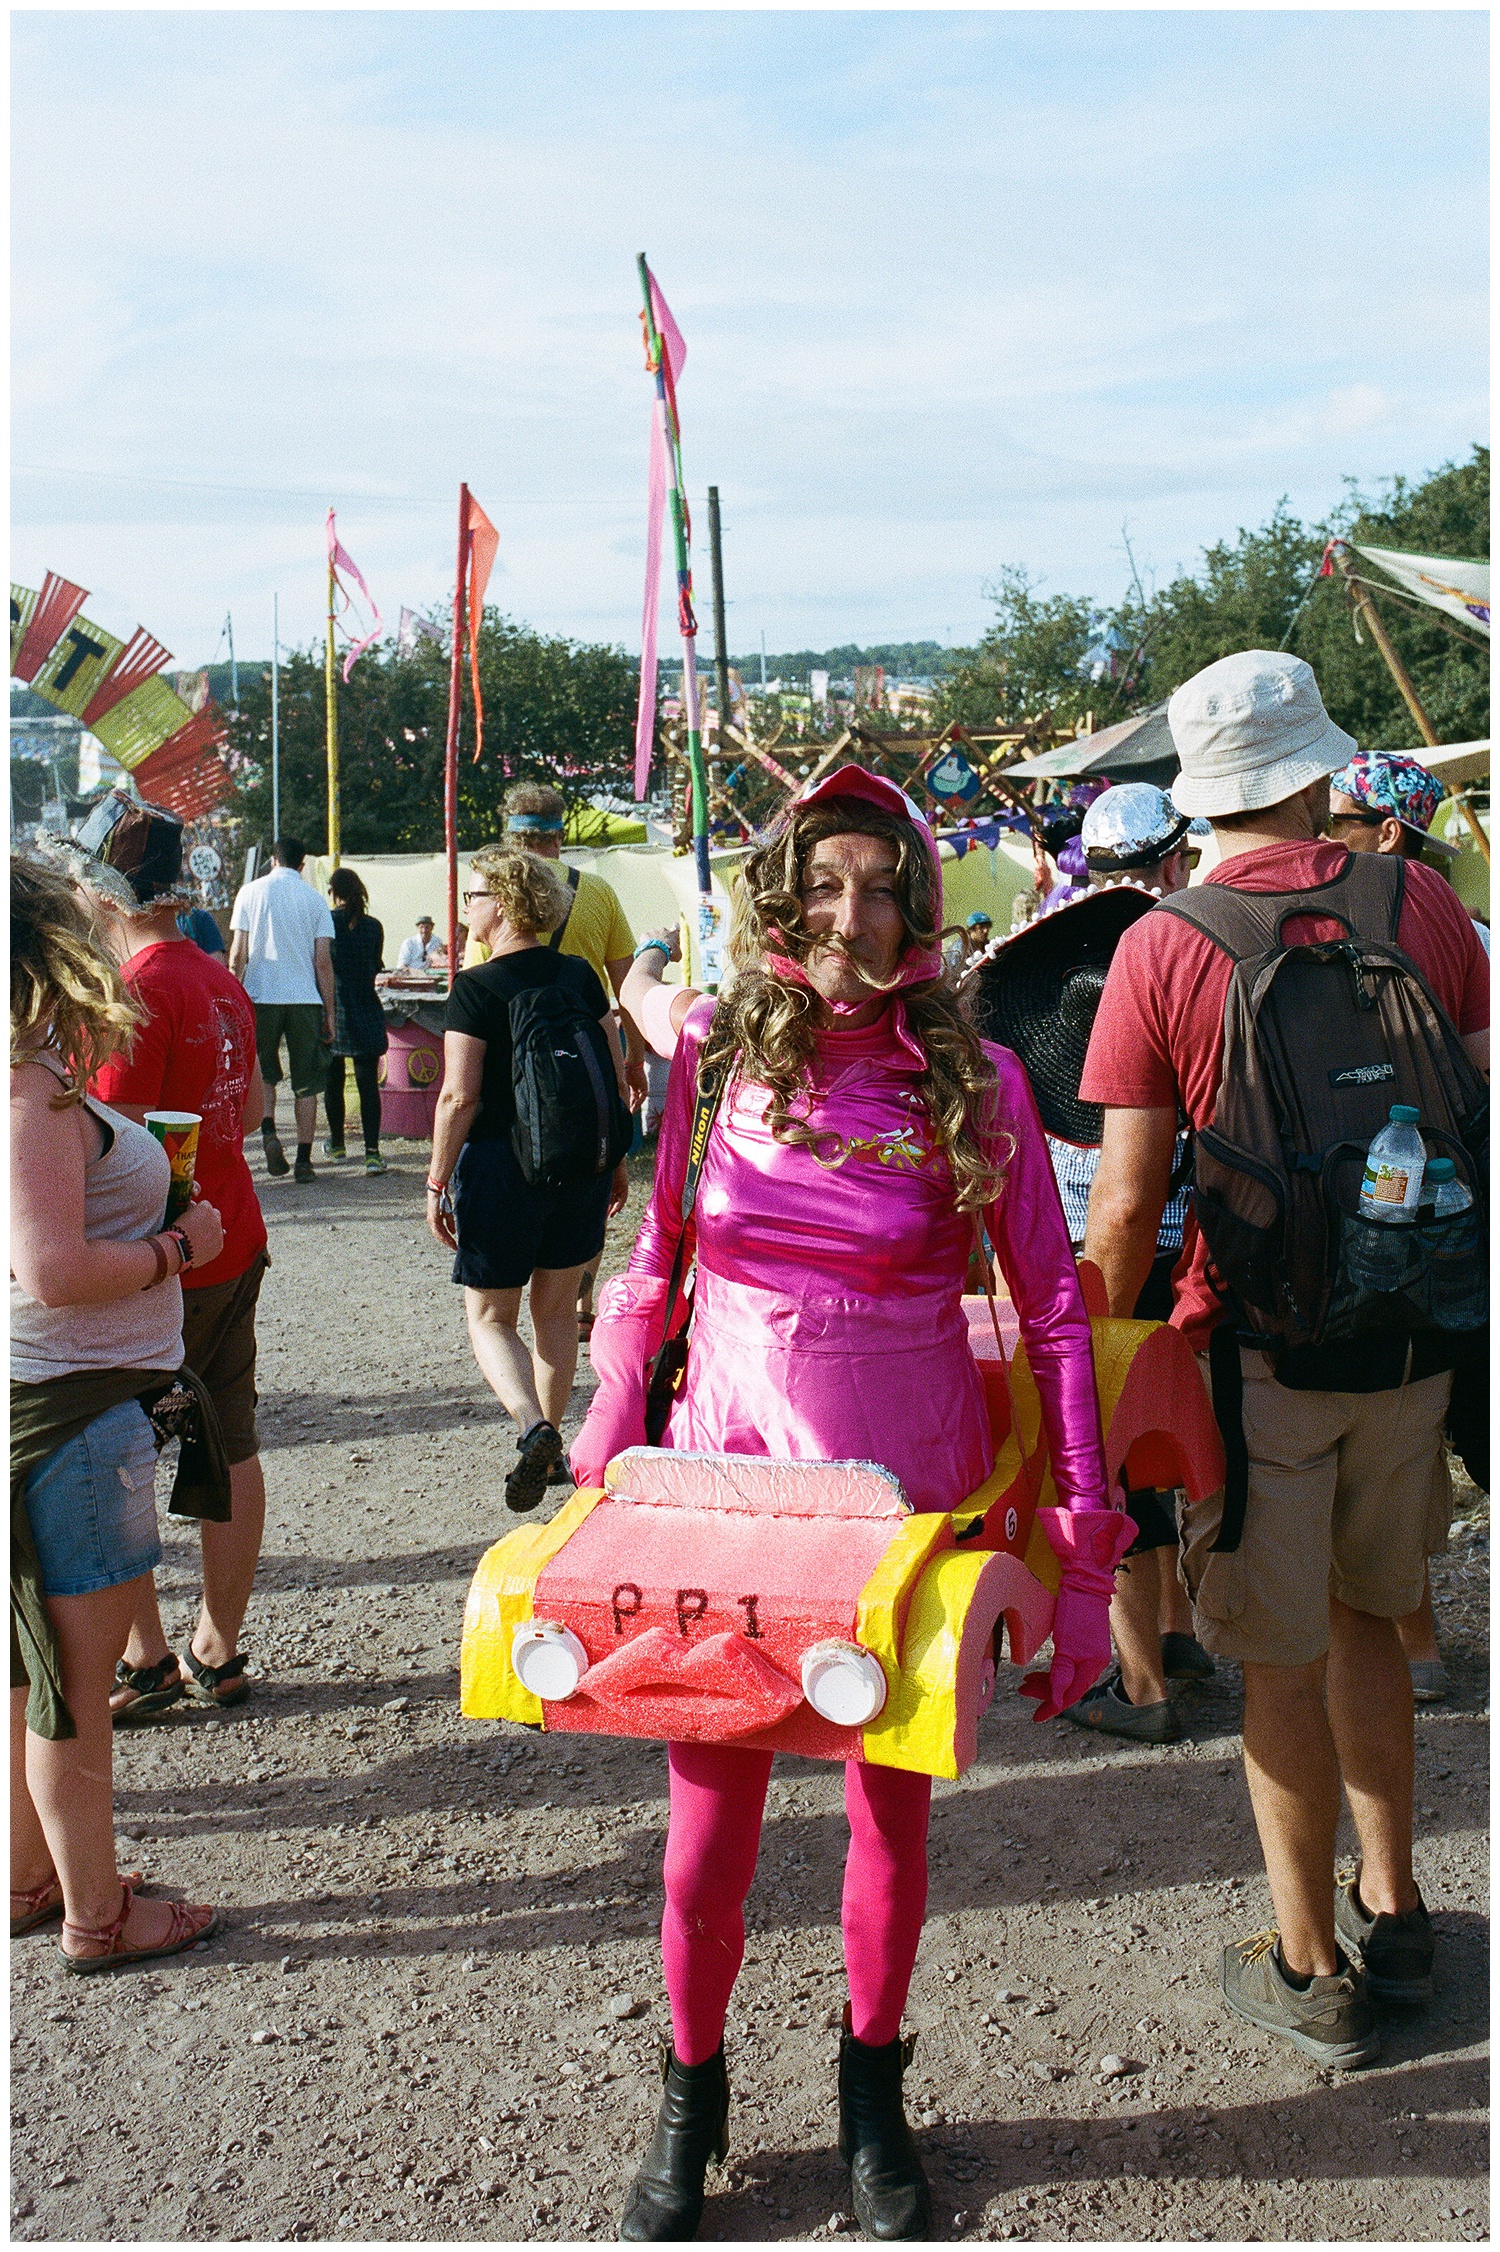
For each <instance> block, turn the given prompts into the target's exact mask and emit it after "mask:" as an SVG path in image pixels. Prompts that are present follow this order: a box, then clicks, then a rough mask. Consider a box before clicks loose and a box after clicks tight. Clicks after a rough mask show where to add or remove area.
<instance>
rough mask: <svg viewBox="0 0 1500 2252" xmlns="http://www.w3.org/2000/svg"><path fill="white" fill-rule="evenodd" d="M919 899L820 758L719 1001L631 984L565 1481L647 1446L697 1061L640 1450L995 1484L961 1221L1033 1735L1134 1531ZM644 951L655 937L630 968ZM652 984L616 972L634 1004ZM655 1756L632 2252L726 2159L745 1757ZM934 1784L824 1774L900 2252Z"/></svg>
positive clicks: (1030, 1154) (595, 1473)
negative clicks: (668, 1348)
mask: <svg viewBox="0 0 1500 2252" xmlns="http://www.w3.org/2000/svg"><path fill="white" fill-rule="evenodd" d="M940 902H941V879H940V876H939V872H938V863H937V854H936V848H935V846H934V844H933V840H932V836H931V832H930V830H929V829H928V827H927V824H926V822H925V821H924V820H923V819H922V817H921V815H920V814H919V813H918V811H917V809H916V807H915V806H914V805H913V804H912V803H911V800H910V799H909V798H907V797H906V796H905V795H904V793H903V792H901V791H900V790H898V789H897V788H896V787H895V785H894V784H892V783H889V782H885V781H883V780H881V779H880V778H878V777H875V776H871V775H868V774H865V773H863V772H862V771H861V770H860V769H858V768H856V767H846V768H844V769H842V770H841V771H840V772H839V773H837V774H835V775H833V776H831V777H830V778H829V780H828V781H826V782H824V783H822V784H821V785H820V786H819V787H818V788H817V789H815V790H814V791H813V792H812V793H810V795H809V796H808V797H806V798H804V799H803V800H802V801H800V803H799V804H798V806H797V807H796V808H795V810H794V812H793V814H792V815H791V817H790V819H789V820H788V821H787V822H786V823H785V824H783V826H782V828H781V830H780V831H778V833H777V834H776V835H775V836H774V837H773V838H772V839H771V841H770V843H769V844H768V845H767V846H766V847H765V848H764V849H763V850H762V851H760V852H759V853H757V854H756V855H754V856H753V857H752V858H751V860H750V861H749V862H748V863H747V866H746V869H745V873H744V881H743V885H742V888H741V893H740V897H739V899H738V901H737V909H736V920H735V930H734V936H733V939H732V941H731V954H732V958H733V959H734V961H735V963H736V967H737V969H738V971H739V976H738V978H737V980H736V983H735V986H734V988H733V991H732V993H731V994H730V995H729V996H728V997H727V998H726V999H724V1000H721V1001H720V1002H718V1003H715V1002H713V1001H711V1000H709V999H707V998H706V997H704V996H702V995H694V994H691V993H688V994H683V993H682V992H680V991H679V992H678V993H676V994H673V995H672V996H671V997H670V999H669V997H668V996H667V994H666V992H665V991H664V989H661V988H659V987H658V988H657V989H656V991H655V993H654V994H652V995H649V997H647V1005H646V1006H645V1007H644V1008H642V1009H641V1011H640V1016H641V1021H642V1029H643V1030H644V1031H645V1032H646V1035H647V1038H648V1039H649V1040H651V1041H652V1043H653V1045H655V1046H656V1047H657V1048H658V1051H659V1052H660V1050H661V1049H663V1048H671V1049H675V1053H674V1054H673V1061H672V1074H671V1081H670V1084H669V1088H668V1093H667V1103H666V1110H665V1114H664V1116H663V1120H662V1127H661V1135H660V1142H659V1147H658V1155H657V1169H656V1181H655V1188H654V1192H653V1196H652V1200H651V1205H650V1208H649V1210H648V1213H647V1216H646V1219H645V1221H644V1223H643V1225H642V1227H641V1231H640V1234H639V1236H638V1238H637V1241H636V1245H635V1248H634V1251H633V1253H632V1255H631V1260H630V1265H629V1269H628V1271H627V1273H626V1274H625V1275H623V1276H620V1277H617V1278H615V1280H613V1281H611V1282H610V1283H608V1284H606V1286H605V1288H604V1290H603V1291H602V1293H601V1295H600V1299H599V1306H598V1315H597V1320H596V1324H595V1329H594V1335H593V1343H592V1359H593V1362H594V1366H595V1369H596V1372H597V1374H598V1376H599V1380H600V1381H599V1389H598V1391H597V1393H596V1395H595V1398H594V1402H593V1404H592V1406H591V1408H590V1412H589V1415H588V1418H587V1420H586V1422H585V1425H584V1428H583V1430H582V1432H581V1433H580V1435H579V1438H578V1440H577V1441H576V1443H575V1445H574V1448H573V1453H572V1463H573V1469H574V1473H575V1475H576V1476H577V1478H578V1480H579V1482H580V1484H585V1485H587V1484H597V1483H598V1482H599V1481H600V1479H601V1478H602V1475H603V1470H604V1466H605V1464H606V1463H607V1462H608V1461H609V1460H610V1459H611V1457H612V1456H613V1455H615V1454H617V1453H618V1452H619V1451H620V1450H621V1449H622V1448H624V1447H626V1446H630V1445H639V1444H641V1443H643V1441H644V1438H645V1387H646V1369H647V1364H648V1361H649V1359H650V1356H651V1355H652V1354H653V1353H654V1352H655V1350H656V1347H657V1346H658V1344H659V1343H660V1342H661V1339H662V1336H663V1335H664V1333H665V1328H666V1323H667V1316H668V1311H669V1309H668V1308H667V1305H666V1297H667V1291H668V1288H669V1279H670V1275H671V1271H672V1266H673V1260H674V1257H675V1255H676V1252H677V1249H678V1245H679V1241H680V1238H681V1234H682V1229H683V1220H682V1212H681V1200H682V1185H683V1179H684V1174H685V1171H686V1164H687V1146H688V1139H689V1134H690V1129H691V1123H692V1115H693V1109H694V1103H695V1096H696V1091H697V1085H698V1077H699V1071H700V1067H704V1066H706V1068H707V1069H709V1070H711V1071H716V1070H719V1069H721V1068H722V1069H725V1070H726V1072H727V1076H728V1084H727V1086H726V1089H725V1093H724V1095H723V1098H722V1100H721V1103H720V1106H719V1110H718V1114H717V1116H716V1119H715V1122H714V1126H713V1129H712V1132H711V1135H710V1138H709V1144H708V1150H707V1155H706V1159H705V1163H704V1167H703V1172H702V1177H701V1180H700V1183H699V1189H698V1195H697V1201H696V1206H695V1209H694V1212H693V1215H692V1217H691V1219H690V1220H689V1221H688V1223H687V1225H688V1228H689V1230H690V1231H691V1234H690V1243H689V1249H690V1251H691V1252H692V1253H693V1254H694V1255H695V1257H696V1262H697V1264H696V1281H695V1287H694V1301H693V1325H692V1333H691V1340H690V1345H689V1353H688V1364H687V1372H686V1377H685V1381H684V1384H683V1388H682V1390H681V1392H680V1394H679V1396H678V1398H677V1400H676V1402H675V1404H674V1406H673V1409H672V1413H671V1416H670V1419H669V1422H668V1426H667V1431H666V1437H665V1443H666V1444H667V1445H669V1446H673V1447H677V1448H681V1449H684V1450H690V1451H693V1452H699V1453H715V1454H718V1453H729V1454H746V1455H770V1456H776V1457H781V1458H791V1459H794V1460H796V1459H800V1460H818V1461H828V1460H859V1461H867V1462H876V1463H879V1464H881V1465H883V1466H884V1467H885V1468H887V1469H889V1470H891V1471H893V1472H894V1473H895V1475H896V1476H897V1477H898V1478H899V1479H900V1480H901V1482H902V1484H903V1486H904V1487H905V1489H906V1492H907V1495H908V1497H909V1498H910V1500H911V1502H912V1505H913V1507H914V1508H916V1509H930V1510H939V1509H944V1510H945V1509H952V1508H955V1507H957V1506H958V1505H959V1504H960V1503H961V1502H962V1500H963V1499H964V1497H965V1496H966V1495H967V1494H970V1493H972V1492H973V1491H974V1490H975V1489H976V1488H977V1487H978V1486H979V1485H981V1484H982V1483H983V1481H984V1479H985V1478H986V1477H987V1476H988V1475H989V1472H990V1470H991V1469H992V1467H993V1453H994V1450H993V1442H992V1440H991V1436H990V1429H989V1419H988V1414H987V1411H986V1406H985V1400H984V1393H983V1388H982V1385H981V1382H980V1377H979V1373H978V1370H977V1368H976V1366H975V1363H974V1360H973V1357H972V1354H971V1353H970V1350H969V1345H968V1337H967V1327H966V1323H965V1319H964V1315H963V1311H962V1306H961V1299H962V1294H963V1288H964V1280H965V1274H966V1270H967V1265H968V1259H969V1254H970V1252H971V1251H972V1249H973V1247H974V1241H975V1226H976V1216H982V1218H983V1221H984V1224H985V1226H986V1227H987V1229H988V1232H989V1236H990V1241H991V1242H992V1244H993V1245H994V1248H995V1252H996V1256H997V1258H998V1260H999V1263H1000V1267H1001V1271H1002V1273H1003V1274H1004V1277H1005V1280H1006V1284H1007V1287H1008V1289H1009V1291H1010V1294H1011V1297H1012V1300H1013V1302H1014V1304H1015V1307H1016V1310H1017V1314H1018V1317H1019V1321H1020V1328H1021V1335H1022V1337H1023V1338H1024V1340H1025V1343H1026V1348H1027V1354H1028V1358H1029V1360H1030V1364H1031V1368H1032V1370H1033V1372H1034V1375H1035V1378H1036V1383H1037V1388H1038V1391H1039V1393H1040V1396H1041V1403H1042V1414H1043V1419H1044V1423H1045V1427H1046V1432H1047V1439H1048V1445H1049V1450H1050V1457H1051V1463H1052V1469H1053V1476H1054V1480H1055V1483H1056V1487H1057V1492H1058V1497H1059V1501H1060V1503H1061V1505H1062V1506H1061V1507H1060V1508H1058V1509H1056V1510H1050V1511H1044V1512H1042V1513H1041V1515H1042V1518H1043V1520H1044V1522H1045V1523H1046V1529H1047V1532H1048V1535H1049V1538H1051V1539H1052V1541H1053V1545H1054V1547H1055V1548H1056V1549H1057V1551H1058V1553H1059V1555H1060V1556H1061V1558H1062V1567H1063V1578H1062V1587H1061V1590H1060V1593H1059V1597H1058V1608H1057V1618H1056V1624H1055V1629H1054V1658H1053V1664H1052V1669H1051V1673H1050V1676H1048V1675H1037V1676H1033V1677H1031V1678H1030V1679H1028V1681H1027V1682H1026V1683H1025V1684H1023V1687H1024V1689H1025V1690H1026V1692H1027V1693H1028V1694H1030V1695H1033V1696H1035V1697H1036V1698H1037V1701H1038V1710H1037V1717H1038V1718H1039V1719H1041V1718H1046V1717H1049V1716H1050V1715H1051V1714H1053V1713H1055V1712H1057V1711H1059V1710H1061V1709H1062V1707H1063V1706H1065V1705H1067V1704H1070V1703H1072V1702H1073V1701H1074V1700H1075V1699H1076V1698H1077V1697H1079V1696H1081V1695H1082V1694H1083V1692H1084V1691H1085V1690H1086V1689H1088V1688H1090V1687H1091V1686H1092V1685H1093V1683H1094V1681H1095V1680H1097V1678H1098V1677H1099V1675H1100V1674H1101V1673H1102V1672H1103V1670H1104V1668H1105V1666H1106V1664H1107V1663H1108V1660H1109V1629H1108V1610H1109V1598H1110V1593H1111V1590H1112V1587H1113V1566H1114V1563H1115V1561H1116V1559H1117V1557H1118V1554H1119V1553H1120V1552H1121V1551H1122V1550H1123V1548H1124V1547H1126V1546H1128V1545H1129V1541H1130V1538H1131V1535H1132V1530H1133V1528H1131V1527H1130V1525H1129V1521H1128V1519H1126V1518H1125V1517H1123V1515H1122V1514H1121V1513H1120V1512H1119V1511H1116V1510H1113V1509H1111V1508H1110V1506H1109V1494H1108V1485H1107V1480H1106V1474H1105V1467H1104V1450H1103V1443H1102V1438H1101V1433H1100V1422H1099V1407H1098V1399H1097V1395H1096V1392H1095V1386H1094V1373H1093V1357H1092V1349H1091V1339H1090V1329H1089V1321H1088V1316H1087V1313H1086V1311H1085V1308H1084V1305H1083V1299H1082V1295H1081V1292H1080V1288H1079V1283H1078V1273H1077V1268H1076V1265H1075V1263H1074V1259H1073V1253H1072V1249H1071V1246H1070V1244H1069V1241H1068V1233H1067V1228H1066V1226H1065V1224H1064V1221H1063V1217H1062V1211H1061V1207H1060V1205H1059V1202H1058V1197H1057V1189H1056V1184H1055V1181H1054V1177H1053V1172H1052V1166H1051V1161H1050V1159H1049V1156H1048V1152H1047V1145H1046V1140H1045V1138H1044V1135H1043V1132H1042V1127H1041V1122H1040V1120H1039V1118H1038V1116H1037V1112H1036V1106H1035V1103H1034V1102H1033V1099H1032V1095H1031V1090H1030V1087H1029V1085H1028V1083H1027V1080H1026V1075H1025V1073H1024V1071H1023V1069H1022V1067H1021V1065H1020V1063H1019V1062H1018V1060H1017V1059H1016V1057H1015V1056H1014V1055H1012V1054H1011V1053H1010V1051H1009V1050H1008V1049H1003V1048H996V1047H992V1046H990V1045H988V1044H986V1043H982V1042H981V1041H980V1040H979V1039H978V1038H977V1036H976V1035H975V1034H974V1032H973V1031H972V1029H971V1028H970V1027H969V1025H968V1022H967V1018H966V1016H965V1013H964V1009H963V1005H962V1004H961V1002H960V1001H959V1000H958V999H957V997H956V996H955V995H954V993H953V991H952V989H951V986H950V985H949V984H948V982H947V981H946V978H945V974H944V970H943V964H942V958H941V955H940V952H939V950H938V944H937V930H938V926H939V923H940ZM667 951H668V949H667V945H666V943H665V942H664V941H663V942H661V958H660V962H659V963H657V964H656V965H655V966H656V967H657V969H658V974H659V969H660V967H661V966H664V963H665V958H666V954H667ZM648 980H649V971H647V970H645V969H644V967H643V965H639V964H638V966H637V975H636V979H635V990H636V992H637V994H638V995H640V994H641V989H642V985H643V983H645V982H647V981H648ZM625 999H626V1004H627V1006H628V1005H629V1001H630V981H627V990H626V995H625ZM663 1004H665V1006H663ZM673 1313H674V1319H675V1318H676V1313H677V1310H676V1309H673ZM668 1769H669V1779H670V1801H671V1818H670V1825H669V1830H668V1838H667V1849H666V1862H665V1871H664V1876H665V1889H666V1909H665V1913H664V1916H663V1921H662V1960H663V1969H664V1973H665V1979H666V1986H667V1993H668V1997H669V2001H670V2005H671V2014H672V2044H671V2050H670V2052H669V2054H668V2056H667V2058H666V2062H665V2067H664V2076H665V2090H664V2094H663V2098H662V2106H661V2113H660V2116H659V2118H658V2122H657V2128H656V2134H655V2137H654V2139H653V2142H652V2145H651V2148H650V2150H649V2152H648V2153H647V2156H646V2160H645V2162H644V2164H643V2166H642V2168H641V2171H640V2173H639V2174H638V2176H637V2178H636V2180H635V2182H634V2184H633V2185H632V2188H631V2191H630V2194H629V2198H628V2200H627V2204H626V2209H625V2215H624V2220H623V2223H622V2228H621V2234H622V2236H623V2237H624V2238H626V2239H627V2240H636V2241H639V2240H657V2241H667V2240H682V2239H685V2238H688V2237H691V2236H692V2234H693V2233H694V2231H695V2229H696V2227H697V2223H698V2219H699V2217H700V2215H701V2211H702V2203H703V2176H704V2172H705V2169H706V2166H707V2163H708V2160H709V2158H710V2157H711V2156H719V2157H722V2155H723V2153H724V2150H725V2148H726V2137H727V2113H728V2093H729V2092H728V2081H727V2075H726V2069H725V2063H724V2050H723V2037H724V2023H725V2016H726V2012H727V2008H728V2003H729V1997H730V1993H731V1992H732V1990H733V1987H734V1982H735V1979H736V1977H737V1975H738V1972H739V1967H740V1961H741V1957H742V1955H743V1951H744V1921H743V1906H744V1901H745V1898H746V1896H747V1894H748V1892H749V1889H750V1884H751V1881H752V1879H753V1876H754V1872H755V1860H756V1853H757V1849H758V1845H759V1839H760V1827H761V1819H762V1811H763V1807H764V1802H765V1794H766V1787H767V1783H768V1781H769V1778H770V1770H771V1755H770V1753H768V1752H762V1751H756V1750H750V1749H746V1748H743V1747H734V1746H730V1745H712V1744H691V1745H690V1744H672V1745H670V1746H669V1747H668ZM930 1796H931V1781H930V1778H929V1777H927V1776H925V1775H915V1774H911V1773H908V1772H906V1771H904V1770H900V1769H895V1768H886V1767H879V1766H875V1765H873V1764H866V1763H864V1762H860V1761H855V1760H851V1761H849V1762H848V1763H847V1765H846V1768H845V1806H846V1810H847V1813H848V1818H849V1828H850V1849H849V1857H848V1861H847V1864H846V1868H845V1879H844V1906H843V1929H844V1950H845V1960H846V1965H847V1969H848V1977H849V2008H848V2010H847V2012H846V2015H845V2028H844V2036H843V2043H842V2047H841V2053H840V2064H839V2109H840V2135H839V2147H840V2152H841V2155H842V2156H843V2157H844V2158H845V2160H846V2162H847V2163H848V2164H849V2166H850V2171H851V2178H852V2186H853V2198H854V2206H855V2212H856V2215H857V2217H858V2218H859V2220H860V2222H861V2224H862V2225H863V2227H864V2228H865V2229H866V2231H867V2232H868V2233H869V2234H871V2235H874V2236H878V2237H884V2238H921V2237H923V2236H925V2235H926V2234H928V2233H929V2229H930V2221H931V2203H930V2198H929V2195H928V2190H927V2183H926V2179H925V2176H924V2174H923V2171H922V2164H921V2158H920V2155H919V2153H918V2151H917V2148H916V2145H915V2142H914V2141H913V2139H912V2137H911V2134H910V2131H909V2129H908V2127H907V2124H906V2120H905V2115H904V2111H903V2107H902V2099H901V2075H902V2070H903V2066H904V2063H905V2061H906V2058H907V2056H908V2055H909V2047H908V2046H907V2045H904V2044H903V2042H902V2040H901V2036H900V2025H901V2013H902V2009H903V2006H904V2004H905V2000H906V1993H907V1987H908V1985H909V1982H910V1978H911V1973H912V1968H913V1965H914V1963H915V1960H916V1952H917V1945H918V1941H919V1939H920V1935H921V1927H922V1919H923V1912H924V1909H925V1904H926V1892H927V1858H926V1839H927V1820H928V1806H929V1800H930Z"/></svg>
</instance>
